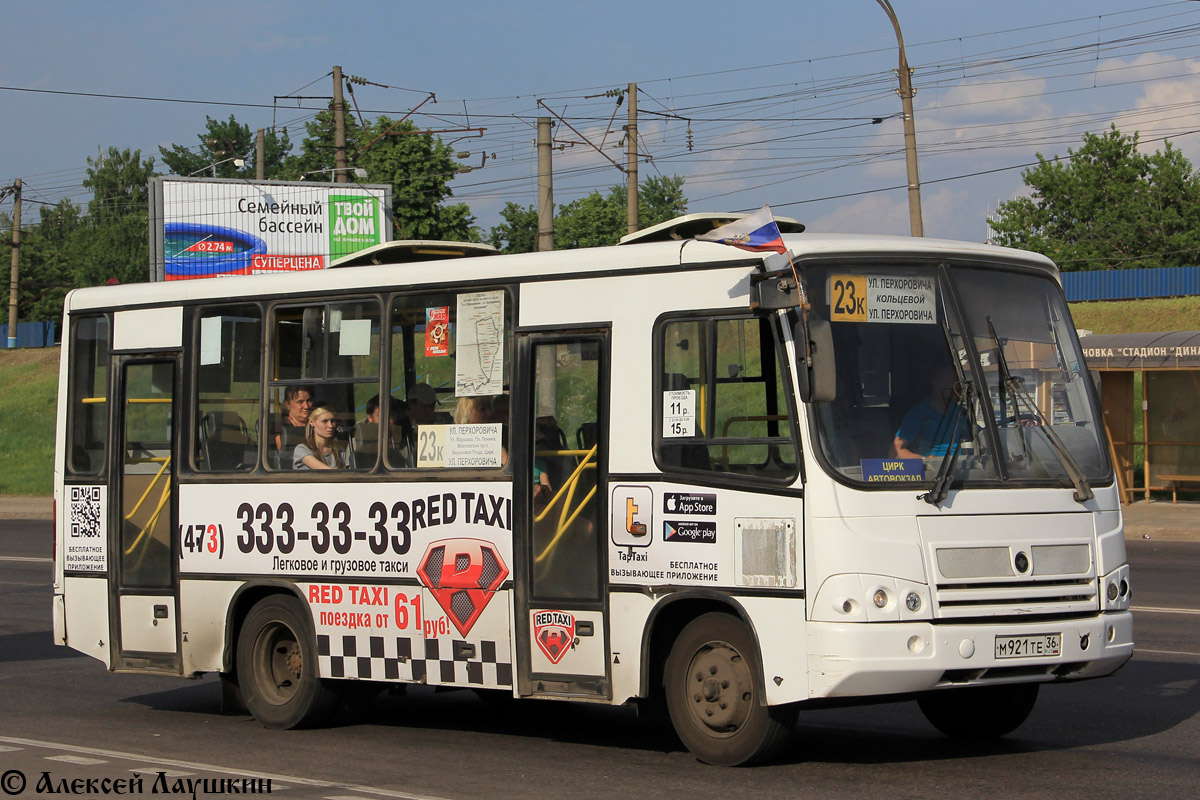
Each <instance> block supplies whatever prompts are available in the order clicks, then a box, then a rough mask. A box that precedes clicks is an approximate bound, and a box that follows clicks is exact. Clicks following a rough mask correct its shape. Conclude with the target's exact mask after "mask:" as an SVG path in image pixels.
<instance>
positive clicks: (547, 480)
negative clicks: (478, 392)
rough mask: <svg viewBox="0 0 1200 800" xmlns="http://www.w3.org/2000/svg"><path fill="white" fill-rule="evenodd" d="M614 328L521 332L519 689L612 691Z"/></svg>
mask: <svg viewBox="0 0 1200 800" xmlns="http://www.w3.org/2000/svg"><path fill="white" fill-rule="evenodd" d="M608 354H609V337H608V333H607V331H589V332H561V333H559V332H555V333H543V332H539V333H534V334H524V335H522V336H521V337H520V339H519V340H518V369H517V371H516V374H517V375H521V376H523V377H522V379H521V383H520V384H518V386H517V391H516V395H517V396H516V397H515V398H514V400H515V403H516V414H515V417H514V420H515V428H514V431H513V439H512V444H513V453H512V454H511V455H512V458H513V470H514V475H513V492H514V496H513V505H514V537H513V538H514V541H513V548H514V554H513V557H514V560H515V561H516V568H515V569H514V570H513V572H514V574H515V576H516V578H515V583H516V604H517V610H516V626H517V654H516V657H517V688H518V691H519V692H520V694H521V695H523V696H530V695H553V696H560V697H561V696H575V697H609V696H611V680H610V677H611V674H610V667H609V656H608V653H609V637H608V626H607V624H606V621H607V618H608V601H607V597H608V581H607V571H608V569H607V563H606V558H607V552H608V551H607V548H606V546H605V537H604V534H603V530H604V525H603V522H604V520H605V519H607V517H606V512H605V506H606V501H607V497H608V492H607V491H606V490H605V480H606V475H607V446H608V420H607V410H608V408H607V403H606V402H605V398H606V397H607V390H608V362H609V355H608Z"/></svg>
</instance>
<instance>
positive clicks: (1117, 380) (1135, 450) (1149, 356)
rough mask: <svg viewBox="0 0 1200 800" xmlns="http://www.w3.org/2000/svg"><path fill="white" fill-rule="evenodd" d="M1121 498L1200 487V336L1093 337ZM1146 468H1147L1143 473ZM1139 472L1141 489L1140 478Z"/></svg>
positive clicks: (1090, 360)
mask: <svg viewBox="0 0 1200 800" xmlns="http://www.w3.org/2000/svg"><path fill="white" fill-rule="evenodd" d="M1081 343H1082V345H1083V355H1084V358H1085V359H1086V360H1087V365H1088V369H1090V370H1092V371H1093V372H1094V373H1099V375H1100V380H1099V385H1100V403H1101V406H1102V418H1103V420H1104V425H1105V427H1106V429H1107V430H1108V437H1109V440H1110V441H1111V442H1112V449H1113V452H1112V457H1113V462H1114V465H1115V466H1116V470H1117V482H1118V486H1119V488H1120V490H1121V499H1122V500H1123V501H1124V502H1126V503H1129V502H1132V501H1133V499H1134V497H1135V496H1136V495H1137V493H1138V492H1141V493H1142V494H1143V496H1144V497H1145V499H1147V500H1149V499H1150V492H1152V491H1169V492H1171V495H1172V500H1173V501H1174V500H1175V499H1176V497H1177V492H1178V490H1179V489H1185V488H1189V487H1190V488H1200V331H1170V332H1166V333H1128V334H1104V335H1089V336H1085V337H1083V339H1082V340H1081ZM1139 467H1140V470H1139ZM1139 472H1140V478H1141V480H1140V484H1141V485H1138V483H1139V481H1138V480H1137V478H1138V476H1139Z"/></svg>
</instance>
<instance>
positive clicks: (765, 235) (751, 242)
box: [696, 206, 787, 253]
mask: <svg viewBox="0 0 1200 800" xmlns="http://www.w3.org/2000/svg"><path fill="white" fill-rule="evenodd" d="M696 238H697V239H699V240H700V241H703V242H717V243H718V244H728V245H732V246H733V247H739V248H741V249H742V250H753V251H755V252H762V251H764V250H773V251H775V252H776V253H786V252H787V247H785V246H784V244H783V237H782V236H781V235H780V233H779V226H778V225H776V224H775V217H773V216H772V215H771V207H770V206H763V207H762V208H760V209H759V210H758V211H755V212H754V213H753V214H747V215H746V216H744V217H742V218H741V219H738V220H734V221H733V222H730V223H729V224H727V225H722V226H721V227H719V228H713V229H712V230H711V231H709V232H708V233H702V234H700V235H699V236H697V237H696Z"/></svg>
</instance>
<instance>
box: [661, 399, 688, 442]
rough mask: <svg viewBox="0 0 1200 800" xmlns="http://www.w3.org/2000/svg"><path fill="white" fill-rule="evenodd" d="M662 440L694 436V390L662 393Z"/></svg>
mask: <svg viewBox="0 0 1200 800" xmlns="http://www.w3.org/2000/svg"><path fill="white" fill-rule="evenodd" d="M662 435H663V438H664V439H669V438H675V437H680V436H695V435H696V390H695V389H676V390H673V391H667V392H663V430H662Z"/></svg>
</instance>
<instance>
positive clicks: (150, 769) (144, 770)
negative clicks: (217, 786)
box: [129, 766, 196, 778]
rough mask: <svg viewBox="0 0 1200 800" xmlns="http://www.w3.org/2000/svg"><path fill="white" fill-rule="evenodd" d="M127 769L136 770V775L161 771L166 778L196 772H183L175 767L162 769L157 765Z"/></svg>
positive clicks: (183, 776) (179, 776)
mask: <svg viewBox="0 0 1200 800" xmlns="http://www.w3.org/2000/svg"><path fill="white" fill-rule="evenodd" d="M129 771H130V772H136V773H137V774H138V775H144V774H146V773H147V772H149V773H150V774H152V775H157V774H158V773H160V772H161V773H162V774H163V775H166V776H167V777H168V778H186V777H188V776H189V775H195V774H196V773H194V772H183V771H181V770H177V769H162V768H161V767H157V766H150V767H134V768H133V769H131V770H129Z"/></svg>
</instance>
